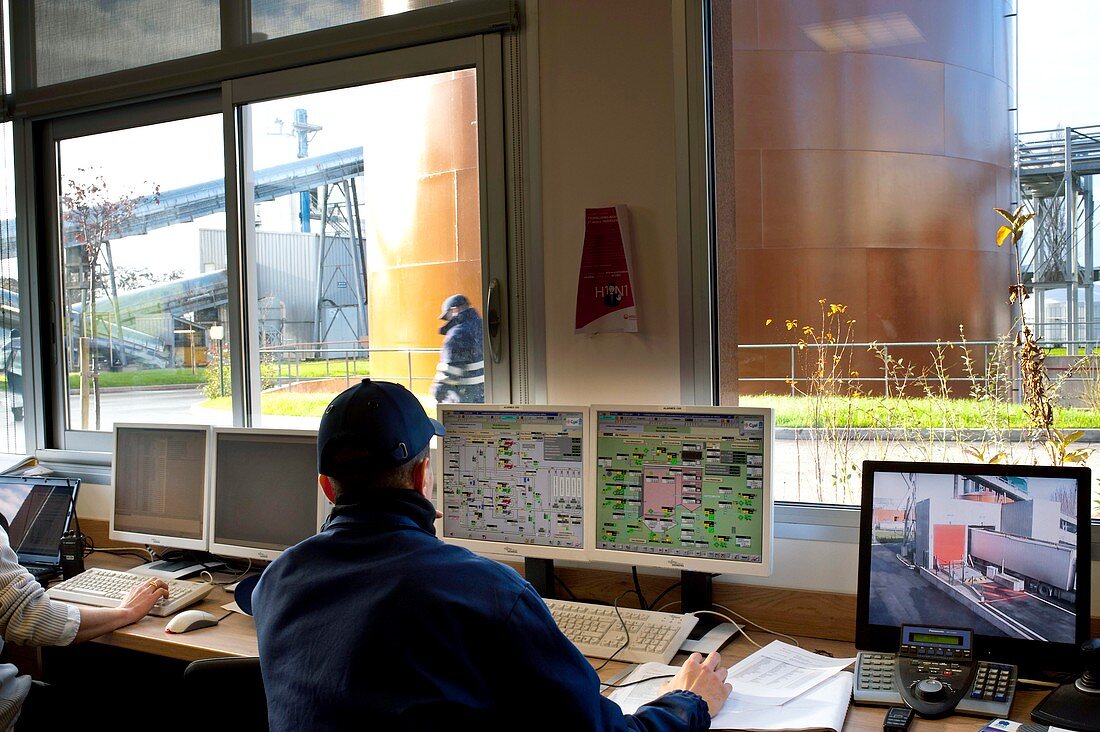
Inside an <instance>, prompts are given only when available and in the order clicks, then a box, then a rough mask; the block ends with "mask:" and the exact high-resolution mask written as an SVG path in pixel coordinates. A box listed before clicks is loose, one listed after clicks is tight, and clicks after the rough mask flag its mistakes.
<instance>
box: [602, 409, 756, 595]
mask: <svg viewBox="0 0 1100 732" xmlns="http://www.w3.org/2000/svg"><path fill="white" fill-rule="evenodd" d="M624 412H635V413H643V414H657V415H661V414H665V415H677V414H713V415H729V416H740V415H743V416H750V417H761V418H763V420H764V489H763V498H764V500H763V504H764V505H763V509H762V510H763V514H764V523H763V526H762V533H761V537H762V538H763V542H762V543H763V546H762V547H761V552H760V561H759V562H742V561H737V560H733V559H710V558H704V557H681V556H673V555H668V554H651V553H649V552H631V551H625V550H622V549H604V548H600V547H598V546H597V537H596V528H597V527H596V511H595V506H596V504H597V501H598V500H599V489H598V485H599V481H598V479H597V472H598V468H599V466H598V465H597V464H596V463H597V457H596V456H597V455H598V454H599V451H598V450H597V447H596V443H597V441H598V440H599V418H600V414H602V413H624ZM774 424H775V410H774V409H773V408H772V407H714V406H691V405H683V406H659V405H652V404H647V405H622V404H617V405H604V404H600V405H593V406H592V410H591V415H590V419H589V425H590V427H589V443H590V446H589V452H590V454H591V459H590V460H589V466H588V467H589V471H588V474H587V480H586V481H585V491H586V497H585V505H587V506H592V507H593V510H591V511H586V512H585V521H586V525H585V536H586V540H585V543H586V544H587V545H588V546H589V547H590V549H589V558H590V560H592V561H595V562H607V563H610V564H616V565H628V566H637V567H656V568H661V569H675V570H688V571H694V572H709V573H717V574H734V575H741V576H747V577H770V576H771V574H772V561H773V556H774V553H775V527H774V516H775V500H774V496H773V492H772V483H773V480H774V461H775V429H774Z"/></svg>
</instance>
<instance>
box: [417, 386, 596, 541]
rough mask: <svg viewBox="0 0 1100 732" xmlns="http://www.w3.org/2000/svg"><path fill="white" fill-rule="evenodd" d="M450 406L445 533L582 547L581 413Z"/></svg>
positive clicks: (444, 451)
mask: <svg viewBox="0 0 1100 732" xmlns="http://www.w3.org/2000/svg"><path fill="white" fill-rule="evenodd" d="M446 406H447V408H445V409H444V408H441V411H440V419H441V420H442V422H443V425H444V427H446V429H447V434H446V436H445V437H444V438H443V440H442V448H441V453H440V455H439V462H440V464H441V466H442V468H441V470H442V486H441V489H442V490H441V492H442V504H443V507H442V511H443V536H444V537H445V538H448V539H465V540H472V541H486V542H498V543H501V544H512V545H531V546H542V547H557V548H568V549H581V548H582V547H583V541H584V512H583V500H584V492H583V482H584V451H583V441H584V430H585V428H586V425H585V423H584V413H583V412H582V411H579V410H578V411H569V410H561V411H558V410H553V409H546V410H540V409H531V410H522V411H521V410H517V409H515V408H509V407H485V408H474V409H469V408H457V407H456V408H451V407H450V405H446ZM438 469H440V468H437V470H438Z"/></svg>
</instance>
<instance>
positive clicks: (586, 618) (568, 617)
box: [546, 600, 699, 663]
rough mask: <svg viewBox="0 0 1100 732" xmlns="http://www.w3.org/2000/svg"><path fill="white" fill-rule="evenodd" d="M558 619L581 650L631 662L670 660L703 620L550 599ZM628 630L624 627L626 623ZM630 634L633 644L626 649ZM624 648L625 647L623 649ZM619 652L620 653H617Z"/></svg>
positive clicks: (596, 656)
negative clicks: (624, 645) (616, 609)
mask: <svg viewBox="0 0 1100 732" xmlns="http://www.w3.org/2000/svg"><path fill="white" fill-rule="evenodd" d="M546 606H547V607H549V608H550V614H551V615H553V616H554V622H556V623H557V624H558V628H560V629H561V632H562V633H564V634H565V636H566V637H567V638H568V639H569V640H570V641H572V642H573V645H575V646H576V647H577V648H578V649H579V650H580V652H581V653H583V654H584V655H586V656H591V657H593V658H611V657H612V656H614V658H615V660H616V661H625V662H627V663H647V662H649V661H656V662H657V663H668V662H669V661H671V660H672V657H673V656H675V655H676V652H677V651H678V650H680V645H681V644H682V643H683V642H684V640H685V639H686V638H687V637H688V634H689V633H691V629H692V628H694V627H695V624H696V623H698V622H699V619H698V618H697V617H695V616H694V615H679V614H677V613H662V612H657V611H655V610H638V609H636V608H619V614H621V615H622V620H620V619H619V615H618V614H616V612H615V608H613V607H611V606H610V605H592V604H589V603H586V602H573V601H571V600H546ZM624 621H625V623H626V629H625V630H624V628H623V622H624ZM626 631H629V634H630V644H629V645H628V646H627V647H626V648H622V646H623V644H624V643H626V641H627V632H626ZM620 648H622V650H619V649H620ZM616 651H618V653H616Z"/></svg>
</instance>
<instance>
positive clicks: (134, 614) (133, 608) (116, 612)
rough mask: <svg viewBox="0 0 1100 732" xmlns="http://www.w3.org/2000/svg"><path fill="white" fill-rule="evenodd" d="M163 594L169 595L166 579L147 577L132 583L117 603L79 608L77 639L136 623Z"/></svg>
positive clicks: (81, 640) (96, 636) (84, 639)
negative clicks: (116, 604)
mask: <svg viewBox="0 0 1100 732" xmlns="http://www.w3.org/2000/svg"><path fill="white" fill-rule="evenodd" d="M162 597H168V583H167V582H165V581H164V580H161V579H156V578H155V577H150V578H149V579H147V580H145V581H144V582H141V583H139V584H137V585H134V587H133V588H131V589H130V592H129V594H127V595H126V599H125V600H123V601H122V604H121V605H119V606H118V607H82V608H80V629H79V630H78V631H77V633H76V642H77V643H82V642H84V641H86V640H91V639H92V638H98V637H99V636H101V635H103V634H104V633H110V632H111V631H112V630H118V629H119V628H121V627H122V626H124V625H129V624H130V623H136V622H137V621H139V620H141V619H142V618H144V617H145V615H146V613H148V612H149V611H150V610H151V609H152V608H153V605H154V604H155V603H156V601H157V600H159V599H160V598H162Z"/></svg>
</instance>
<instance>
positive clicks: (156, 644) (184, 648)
mask: <svg viewBox="0 0 1100 732" xmlns="http://www.w3.org/2000/svg"><path fill="white" fill-rule="evenodd" d="M93 557H94V559H93V561H92V562H90V564H94V565H95V566H102V567H109V568H112V569H125V568H127V567H131V566H133V565H134V561H133V559H131V558H127V557H114V556H109V555H104V554H97V555H93ZM232 600H233V596H232V594H231V593H228V592H226V591H225V590H223V589H222V588H220V587H218V588H215V589H214V591H213V592H211V593H210V595H208V596H207V598H206V599H205V600H203V601H202V602H201V603H199V604H197V605H193V606H192V608H193V609H199V610H206V611H207V612H211V613H214V614H215V615H218V616H221V615H223V614H225V612H226V611H225V610H223V609H222V608H221V606H222V605H224V604H226V603H228V602H231V601H232ZM166 622H167V618H155V617H152V616H147V617H146V618H145V619H143V620H141V621H139V622H137V623H134V624H133V625H130V626H127V627H125V628H122V629H120V630H116V631H115V632H113V633H110V634H108V635H106V636H103V637H102V638H98V639H97V640H95V641H93V643H101V644H104V645H108V646H113V647H116V648H125V649H127V650H131V651H138V652H141V653H147V654H152V655H155V656H161V657H166V658H172V659H176V660H180V661H193V660H196V659H199V658H211V657H214V656H255V655H257V649H256V626H255V625H254V623H253V621H252V618H251V617H248V616H246V615H240V614H238V613H234V614H233V615H231V616H229V617H228V618H226V619H225V620H223V621H221V623H219V624H218V625H216V626H214V627H212V628H203V629H201V630H195V631H191V632H190V633H185V634H182V635H170V634H168V633H165V632H164V624H165V623H166ZM753 637H754V639H756V640H757V642H763V643H768V642H771V640H772V639H773V636H770V635H767V634H764V633H755V634H754V636H753ZM799 642H800V643H801V644H802V646H803V647H804V648H809V649H811V650H818V649H820V650H825V651H828V652H829V653H832V654H833V655H834V656H837V657H843V656H852V655H854V653H855V652H854V646H853V644H851V643H848V642H845V641H835V640H820V639H814V638H799ZM755 650H756V648H755V647H754V646H752V645H751V644H749V642H748V641H746V640H745V639H744V638H743V637H740V636H739V637H737V638H735V639H734V640H733V641H732V642H731V643H729V644H728V645H727V646H726V647H725V648H724V649H722V658H723V661H724V663H725V664H726V665H732V664H733V663H736V662H737V661H739V660H741V659H742V658H745V657H746V656H748V655H750V654H751V653H752V652H753V651H755ZM684 658H686V656H682V655H681V656H678V657H677V660H676V661H674V663H678V662H680V661H682V660H683V659H684ZM601 663H603V661H600V660H593V661H592V664H593V666H598V665H600V664H601ZM627 668H629V664H623V663H619V662H615V661H612V662H611V663H609V664H607V666H606V667H605V668H603V669H602V670H601V671H600V672H599V675H600V679H601V680H603V681H608V680H611V679H613V678H614V677H616V676H618V675H619V674H621V673H622V672H623V671H625V670H626V669H627ZM1045 695H1046V692H1045V691H1029V690H1017V692H1016V698H1015V701H1014V703H1013V705H1012V712H1011V714H1010V718H1011V719H1014V720H1017V721H1021V722H1025V721H1031V718H1030V712H1031V709H1032V708H1033V707H1034V706H1035V705H1036V704H1038V703H1039V701H1040V700H1041V699H1042V698H1043V697H1044V696H1045ZM885 714H886V708H885V707H875V706H862V705H856V704H852V705H850V706H849V707H848V716H847V718H846V719H845V722H844V732H881V730H882V718H883V716H885ZM984 721H987V720H985V719H984V718H982V717H969V716H962V715H955V716H952V717H948V718H946V719H937V720H930V719H921V718H920V717H917V718H916V719H915V720H914V721H913V724H912V726H911V727H910V732H975V731H976V730H977V729H978V728H980V727H981V726H982V724H983V722H984Z"/></svg>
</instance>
